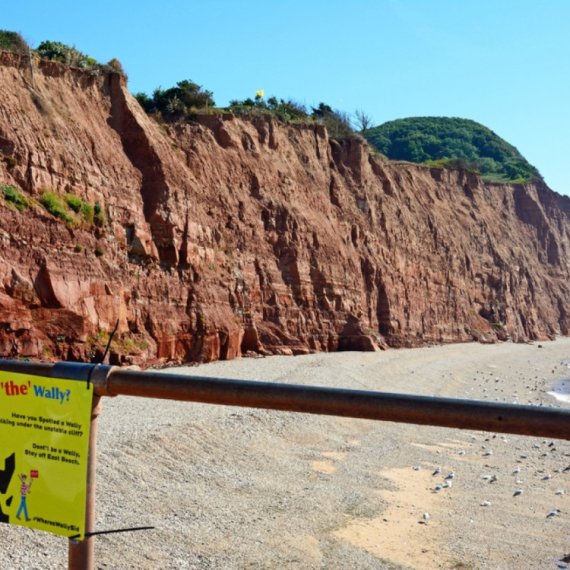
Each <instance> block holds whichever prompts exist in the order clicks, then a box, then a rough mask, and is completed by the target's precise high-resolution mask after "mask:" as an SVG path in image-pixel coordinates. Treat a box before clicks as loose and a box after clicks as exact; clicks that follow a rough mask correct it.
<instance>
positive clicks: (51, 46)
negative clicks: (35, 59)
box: [36, 40, 97, 69]
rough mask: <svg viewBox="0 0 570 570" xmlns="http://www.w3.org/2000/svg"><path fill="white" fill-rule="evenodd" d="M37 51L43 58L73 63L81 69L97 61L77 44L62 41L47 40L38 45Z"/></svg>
mask: <svg viewBox="0 0 570 570" xmlns="http://www.w3.org/2000/svg"><path fill="white" fill-rule="evenodd" d="M36 52H37V54H38V55H39V56H40V57H41V58H42V59H49V60H52V61H59V62H60V63H65V64H66V65H73V66H75V67H80V68H81V69H85V68H87V67H89V66H90V65H94V64H96V63H97V61H96V60H94V59H93V58H90V57H89V56H88V55H86V54H84V53H81V52H80V51H79V50H78V49H76V48H75V46H68V45H65V44H62V43H61V42H50V41H47V40H46V41H45V42H42V43H41V44H40V45H39V46H38V49H36Z"/></svg>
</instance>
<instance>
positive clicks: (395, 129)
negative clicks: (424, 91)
mask: <svg viewBox="0 0 570 570" xmlns="http://www.w3.org/2000/svg"><path fill="white" fill-rule="evenodd" d="M28 49H29V48H28V45H27V44H26V42H25V41H24V40H23V39H22V37H21V36H20V34H18V33H16V32H10V31H6V30H0V50H8V51H15V52H19V53H23V54H25V53H27V51H28ZM33 53H35V55H36V56H38V57H40V58H42V59H48V60H54V61H58V62H61V63H64V64H67V65H71V66H74V67H79V68H82V69H85V70H88V71H90V72H94V73H101V72H103V73H105V72H111V73H113V72H114V73H121V74H124V71H123V69H122V67H121V64H120V63H119V61H118V60H116V59H112V60H111V61H109V62H108V63H107V64H100V63H99V62H97V61H96V60H95V59H93V58H91V57H89V56H87V55H86V54H84V53H82V52H80V51H79V50H77V49H76V48H75V46H68V45H65V44H62V43H60V42H52V41H44V42H42V43H41V44H40V45H39V46H38V48H37V49H36V50H33ZM135 97H136V99H137V100H138V102H139V103H140V104H141V106H142V107H143V109H144V110H145V111H146V112H147V113H149V114H153V115H154V116H155V118H157V119H160V120H166V121H172V120H180V119H182V120H184V119H187V120H192V119H193V118H194V113H196V112H197V111H203V110H206V111H207V112H223V111H229V112H232V113H234V114H235V115H238V116H239V115H243V114H252V113H253V114H267V115H271V116H273V117H275V118H276V119H277V120H280V121H283V122H287V121H303V122H312V121H317V122H319V123H322V124H324V125H325V126H326V127H327V130H328V132H329V136H330V137H331V138H333V139H337V140H343V139H348V138H351V137H354V136H358V135H357V134H356V130H358V131H359V132H360V134H361V135H363V136H364V137H365V138H366V140H367V141H368V142H369V143H370V144H371V145H373V146H374V147H376V149H378V150H379V151H380V152H381V153H382V154H384V155H386V156H387V157H388V158H390V159H392V160H406V161H409V162H416V163H423V164H427V165H430V166H435V167H440V168H453V169H466V170H469V171H471V172H477V173H479V174H481V177H482V178H483V180H487V181H494V182H516V183H526V182H530V181H533V180H541V179H542V177H541V175H540V173H539V172H538V170H537V169H536V168H535V167H534V166H532V165H531V164H529V163H528V162H527V160H526V159H525V158H524V157H523V156H522V155H521V154H520V153H519V151H518V150H517V149H516V148H515V147H514V146H512V145H511V144H509V143H507V142H506V141H504V140H503V139H502V138H501V137H499V136H498V135H496V134H495V133H494V132H493V131H491V130H490V129H488V128H487V127H485V126H483V125H481V124H479V123H476V122H475V121H471V120H469V119H458V118H449V117H411V118H408V119H398V120H396V121H389V122H387V123H384V124H383V125H380V126H378V127H371V119H370V117H368V116H367V115H366V114H365V113H364V112H362V111H357V112H356V114H355V117H354V118H351V117H350V116H349V115H348V114H347V113H344V112H342V111H337V110H333V109H332V108H331V107H330V106H329V105H326V104H325V103H320V105H319V106H318V107H317V108H314V107H313V108H312V109H311V111H312V112H311V113H309V111H308V110H307V108H306V107H305V106H304V105H302V104H300V103H298V102H296V101H293V100H291V99H289V100H284V99H277V98H276V97H270V98H268V99H267V100H265V99H264V98H263V93H258V94H257V96H256V97H255V99H251V98H248V99H244V100H242V101H240V100H237V99H236V100H233V101H230V104H229V106H228V107H227V108H226V109H213V107H215V103H214V100H213V93H212V92H211V91H207V90H205V89H203V88H202V86H201V85H198V84H197V83H194V82H193V81H190V80H184V81H179V82H178V83H177V84H176V86H175V87H171V88H169V89H165V90H163V89H161V88H160V87H159V88H157V89H156V90H155V91H154V92H153V94H152V96H149V95H147V94H146V93H136V94H135ZM355 125H356V126H355Z"/></svg>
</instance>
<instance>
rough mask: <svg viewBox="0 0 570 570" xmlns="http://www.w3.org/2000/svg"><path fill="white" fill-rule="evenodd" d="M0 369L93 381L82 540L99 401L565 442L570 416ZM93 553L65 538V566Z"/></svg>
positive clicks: (460, 403) (89, 371) (22, 366)
mask: <svg viewBox="0 0 570 570" xmlns="http://www.w3.org/2000/svg"><path fill="white" fill-rule="evenodd" d="M0 370H1V371H7V372H18V373H23V374H33V375H37V376H48V377H49V376H51V377H57V378H64V379H70V380H83V381H87V380H89V381H90V382H92V383H93V387H94V394H95V395H94V398H93V408H92V416H91V432H90V439H89V460H88V481H87V505H86V515H85V532H86V534H89V533H91V532H93V531H94V522H95V520H94V519H95V463H96V453H97V451H96V450H97V447H96V446H97V416H98V415H99V413H100V411H101V398H102V397H103V396H119V395H125V396H140V397H145V398H161V399H167V400H181V401H186V402H200V403H204V404H216V405H224V406H241V407H248V408H263V409H268V410H281V411H289V412H301V413H308V414H321V415H329V416H342V417H349V418H360V419H368V420H381V421H390V422H401V423H411V424H418V425H430V426H439V427H449V428H459V429H472V430H482V431H491V432H499V433H511V434H519V435H532V436H537V437H551V438H559V439H566V440H570V410H564V409H560V408H545V407H539V406H526V405H519V404H500V403H492V402H481V401H477V400H459V399H450V398H435V397H428V396H413V395H404V394H391V393H384V392H372V391H363V390H344V389H340V388H327V387H321V386H299V385H293V384H276V383H267V382H253V381H245V380H228V379H225V378H208V377H200V376H183V375H179V374H163V373H157V372H139V371H132V370H123V369H121V368H117V367H114V366H106V365H100V364H98V365H93V364H83V363H72V362H60V363H58V364H43V363H35V362H19V361H7V360H0ZM93 548H94V538H93V536H88V537H87V538H85V540H83V541H81V542H79V541H75V540H70V546H69V562H68V568H69V569H70V570H71V569H72V570H92V569H93Z"/></svg>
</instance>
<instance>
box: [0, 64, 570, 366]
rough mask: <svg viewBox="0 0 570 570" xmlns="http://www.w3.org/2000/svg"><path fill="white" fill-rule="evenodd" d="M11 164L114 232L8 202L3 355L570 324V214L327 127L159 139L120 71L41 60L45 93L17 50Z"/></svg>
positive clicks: (203, 349) (186, 133) (225, 121)
mask: <svg viewBox="0 0 570 570" xmlns="http://www.w3.org/2000/svg"><path fill="white" fill-rule="evenodd" d="M0 149H1V150H2V153H3V156H4V157H13V158H15V159H16V160H17V165H14V162H15V161H14V160H6V159H5V160H0V184H10V185H13V186H19V187H20V188H21V189H22V190H23V193H24V194H25V195H27V196H28V197H29V198H30V199H34V198H35V199H38V198H39V196H40V193H41V192H42V191H43V190H45V189H49V190H53V191H55V192H57V193H59V194H61V195H64V194H65V193H71V194H74V195H76V196H78V197H79V198H81V199H82V200H84V201H85V202H88V203H90V204H94V203H95V202H96V201H99V202H100V203H101V204H102V205H103V209H104V212H105V216H106V219H107V223H106V224H105V226H104V227H103V228H95V227H93V226H89V224H83V225H79V226H75V227H72V226H71V225H69V224H68V225H66V224H65V223H63V222H62V221H60V220H58V219H56V218H54V217H53V216H52V215H51V214H49V213H48V212H47V211H46V210H45V209H44V208H43V207H41V206H40V205H39V204H37V203H36V204H35V205H34V206H32V207H30V208H27V209H26V210H24V211H23V212H19V211H18V210H17V209H15V208H14V207H13V206H11V205H10V204H9V203H7V202H4V201H3V200H2V199H1V198H0V224H1V226H2V227H1V233H0V261H1V263H0V356H1V357H11V358H13V357H18V356H19V357H39V358H58V359H89V358H93V357H96V356H97V354H98V353H100V350H101V347H102V346H103V345H104V343H105V341H106V333H108V332H109V331H110V330H111V329H112V328H113V326H114V324H115V322H116V321H117V319H118V320H119V330H118V336H117V341H116V342H115V343H114V344H113V354H112V361H114V362H135V363H143V362H153V361H156V360H157V359H158V360H160V361H176V360H181V361H189V360H203V361H207V360H213V359H217V358H222V359H223V358H234V357H236V356H238V355H240V354H241V353H242V352H246V351H254V352H261V353H267V352H274V353H275V352H277V353H294V354H298V353H303V352H307V351H309V350H337V349H357V350H373V349H375V348H377V347H379V346H383V345H386V344H387V345H390V346H407V345H417V344H422V343H425V342H463V341H471V340H480V341H483V342H492V341H494V340H496V339H497V338H499V339H507V338H511V339H513V340H514V341H525V340H528V339H546V338H554V336H555V335H558V334H564V335H566V334H568V332H569V329H570V316H569V315H568V313H567V306H568V303H569V301H570V288H569V285H568V277H569V262H568V259H569V258H568V252H569V250H570V249H569V248H570V220H569V216H570V199H568V198H565V197H561V196H559V195H558V194H556V193H554V192H552V191H551V190H550V189H549V188H548V187H546V186H545V185H544V184H537V185H526V186H523V185H506V184H502V185H501V184H484V183H482V182H481V180H480V179H479V178H478V177H477V176H475V175H471V174H467V173H465V172H462V171H448V170H440V169H433V168H427V167H423V166H417V165H410V164H398V163H387V162H386V161H385V160H382V159H381V158H375V157H374V156H372V155H371V154H370V153H369V151H368V150H367V148H366V146H365V145H364V144H363V142H362V141H360V140H358V139H354V140H351V141H349V142H347V143H345V144H343V145H341V144H339V143H337V142H336V141H334V140H331V139H329V138H328V135H327V132H326V130H325V129H324V128H323V127H322V126H318V125H296V124H290V125H284V124H281V123H278V122H276V121H275V120H273V119H271V118H264V117H251V118H244V119H237V118H234V117H233V116H231V115H204V116H200V117H199V118H198V119H197V121H196V122H193V123H181V124H176V125H169V126H164V125H158V124H156V123H155V122H154V121H153V120H152V119H150V118H149V117H147V116H146V115H145V113H144V112H143V111H142V110H141V108H140V107H139V105H138V103H137V102H136V100H135V99H134V98H133V97H132V96H131V95H130V94H129V92H128V90H127V88H126V84H125V80H124V79H123V78H122V77H121V76H119V75H116V74H111V75H104V76H93V75H89V74H88V73H86V72H82V71H79V70H74V69H71V68H68V67H65V66H63V65H60V64H58V63H54V62H46V61H42V62H36V69H35V73H34V86H33V87H32V85H31V82H30V73H29V68H28V65H27V62H24V61H22V60H20V59H19V57H18V56H15V55H13V54H7V53H0ZM0 158H1V157H0ZM78 246H81V247H78ZM81 248H82V249H81ZM97 248H99V250H100V251H103V255H102V256H99V257H98V256H96V255H95V251H96V249H97ZM80 249H81V251H79V250H80ZM99 253H100V252H99Z"/></svg>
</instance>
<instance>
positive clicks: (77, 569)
mask: <svg viewBox="0 0 570 570" xmlns="http://www.w3.org/2000/svg"><path fill="white" fill-rule="evenodd" d="M112 369H113V367H112V366H105V365H101V364H99V365H93V364H84V363H80V362H58V363H57V364H55V365H54V366H53V368H52V369H51V371H50V376H51V377H52V378H66V379H68V380H77V381H84V382H94V381H96V380H98V379H100V378H106V377H107V375H108V374H109V372H110V371H111V370H112ZM102 403H103V402H102V397H101V396H99V395H97V394H93V401H92V404H91V421H90V427H89V449H88V453H87V487H86V493H85V531H84V532H85V535H86V536H85V538H84V539H83V540H81V541H78V540H71V539H70V541H69V549H68V562H67V567H68V569H69V570H93V567H94V550H95V538H94V537H93V536H89V533H92V532H94V530H95V472H96V467H97V418H98V417H99V414H100V413H101V409H102Z"/></svg>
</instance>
